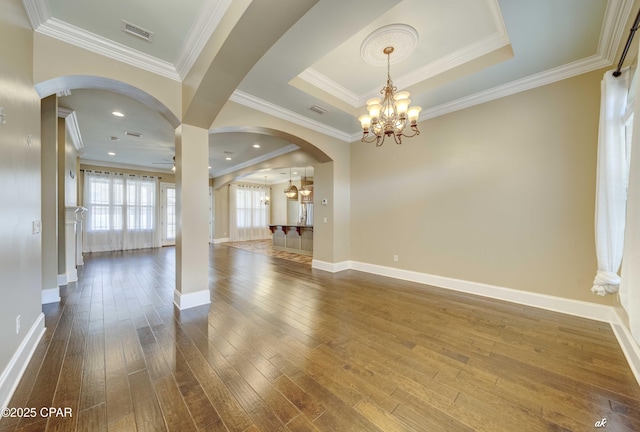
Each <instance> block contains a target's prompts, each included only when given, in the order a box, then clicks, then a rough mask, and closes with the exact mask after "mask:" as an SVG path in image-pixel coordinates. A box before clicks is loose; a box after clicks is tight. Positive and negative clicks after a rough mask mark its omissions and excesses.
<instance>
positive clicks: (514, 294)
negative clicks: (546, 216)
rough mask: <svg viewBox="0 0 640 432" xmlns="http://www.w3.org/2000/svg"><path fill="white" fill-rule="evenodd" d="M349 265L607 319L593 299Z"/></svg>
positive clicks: (604, 309)
mask: <svg viewBox="0 0 640 432" xmlns="http://www.w3.org/2000/svg"><path fill="white" fill-rule="evenodd" d="M350 268H352V269H353V270H359V271H363V272H366V273H372V274H377V275H380V276H387V277H391V278H395V279H402V280H407V281H411V282H417V283H421V284H426V285H432V286H435V287H439V288H446V289H450V290H454V291H460V292H465V293H469V294H474V295H479V296H482V297H489V298H493V299H497V300H504V301H508V302H511V303H517V304H522V305H525V306H533V307H537V308H541V309H546V310H550V311H554V312H560V313H564V314H567V315H574V316H579V317H582V318H588V319H592V320H596V321H602V322H610V321H611V309H610V307H609V306H603V305H599V304H596V303H590V302H585V301H580V300H571V299H566V298H563V297H555V296H550V295H546V294H538V293H532V292H530V291H521V290H516V289H512V288H504V287H499V286H495V285H488V284H483V283H478V282H471V281H466V280H462V279H454V278H449V277H444V276H436V275H430V274H427V273H418V272H415V271H410V270H402V269H398V268H393V267H384V266H379V265H375V264H368V263H363V262H357V261H352V262H351V267H350Z"/></svg>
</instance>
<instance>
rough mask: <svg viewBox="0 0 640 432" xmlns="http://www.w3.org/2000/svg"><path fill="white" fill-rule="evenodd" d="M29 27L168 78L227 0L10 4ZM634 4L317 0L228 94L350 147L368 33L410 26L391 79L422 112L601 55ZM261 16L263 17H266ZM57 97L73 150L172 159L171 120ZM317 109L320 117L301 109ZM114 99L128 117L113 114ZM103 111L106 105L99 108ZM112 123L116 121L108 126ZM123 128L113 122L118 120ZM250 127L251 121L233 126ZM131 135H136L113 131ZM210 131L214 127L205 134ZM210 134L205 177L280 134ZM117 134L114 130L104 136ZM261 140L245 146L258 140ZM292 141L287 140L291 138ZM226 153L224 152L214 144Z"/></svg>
mask: <svg viewBox="0 0 640 432" xmlns="http://www.w3.org/2000/svg"><path fill="white" fill-rule="evenodd" d="M23 4H24V5H25V10H26V11H27V14H28V15H29V18H30V20H31V23H32V25H33V27H34V29H35V30H36V31H37V32H40V33H42V34H45V35H48V36H50V37H55V38H58V39H61V40H63V41H65V42H67V43H71V44H75V45H78V46H81V47H83V48H85V49H91V50H94V51H96V52H98V53H99V54H102V55H105V56H108V57H111V58H114V59H116V60H118V61H122V62H126V63H129V64H132V65H134V66H136V67H139V68H143V69H146V70H148V71H151V72H153V73H157V74H160V75H163V76H165V77H169V78H171V79H174V80H176V81H180V80H181V79H182V77H184V76H186V74H187V73H188V71H189V69H190V67H191V65H192V64H193V62H194V61H195V59H196V58H197V57H198V55H199V54H200V52H201V50H202V49H203V47H204V44H205V43H206V41H207V40H208V38H209V36H210V35H211V34H212V32H213V31H214V30H215V28H216V26H217V25H218V23H219V22H220V20H221V19H222V17H223V16H224V14H225V12H226V11H227V10H228V8H229V7H230V4H231V0H208V1H204V0H183V1H180V2H176V1H173V0H157V1H151V0H140V1H135V2H131V1H125V0H113V1H109V2H87V1H85V0H23ZM633 4H634V1H633V0H608V1H605V0H562V1H558V0H536V1H531V0H448V1H446V2H444V1H440V0H350V1H342V2H339V1H327V0H322V1H319V2H317V3H316V4H315V6H313V7H312V8H311V9H310V10H309V11H308V12H307V13H306V14H305V15H304V16H303V17H302V18H301V19H300V20H299V21H298V22H297V23H296V24H294V25H293V26H292V27H291V28H290V29H289V30H288V31H287V32H286V33H285V34H284V35H283V36H282V37H280V39H279V40H278V42H277V43H275V44H274V45H273V46H272V47H271V48H270V49H269V50H268V51H267V52H266V54H264V55H263V56H262V58H261V59H260V60H259V61H258V62H257V63H256V64H255V65H254V67H253V68H252V69H251V71H250V72H249V73H248V74H247V75H246V76H245V77H244V79H243V80H242V82H241V83H240V85H239V86H238V88H237V89H236V91H235V93H234V94H233V95H232V96H231V100H233V101H235V102H237V103H241V104H245V105H248V106H251V107H252V108H254V109H258V110H261V111H264V112H266V113H268V114H271V115H274V116H276V117H279V118H283V119H286V120H288V121H294V122H296V123H297V124H300V125H302V126H305V127H308V128H311V129H313V130H316V131H319V132H322V133H325V134H327V135H329V136H332V137H334V138H338V139H340V140H343V141H344V142H345V143H349V142H351V141H354V140H356V139H357V137H358V134H359V124H358V121H357V119H356V118H357V114H358V113H360V112H363V107H362V104H363V103H364V101H365V100H366V99H367V98H368V97H371V96H372V95H375V94H376V93H377V92H378V91H379V89H380V88H381V87H382V86H383V85H384V83H385V79H386V65H382V66H372V65H371V64H368V63H367V62H365V61H364V60H363V58H362V56H361V53H360V49H361V46H362V43H363V41H364V40H365V39H366V38H367V36H368V35H370V34H371V33H372V32H373V31H375V30H376V29H379V28H381V27H384V26H389V25H394V24H406V25H409V26H411V27H412V28H414V29H415V30H416V33H417V39H418V42H417V45H416V47H415V49H414V50H413V51H412V52H411V54H410V55H409V56H408V57H407V58H405V59H403V60H400V61H397V62H396V61H392V65H391V76H392V78H393V80H394V83H395V84H396V86H397V87H398V88H399V89H402V90H409V91H411V92H412V95H411V99H412V101H413V104H416V105H420V106H422V107H423V111H422V116H421V119H422V120H424V119H427V118H431V117H434V116H437V115H442V114H445V113H447V112H452V111H455V110H457V109H463V108H466V107H468V106H472V105H474V104H478V103H482V102H486V101H488V100H492V99H495V98H497V97H502V96H506V95H509V94H513V93H515V92H518V91H523V90H527V89H529V88H533V87H536V86H539V85H544V84H548V83H551V82H554V81H557V80H560V79H565V78H568V77H571V76H574V75H577V74H581V73H585V72H588V71H591V70H595V69H600V68H604V67H607V66H609V65H611V63H612V62H613V61H614V57H615V55H616V49H617V47H619V46H620V44H621V39H622V38H623V37H625V36H626V35H627V34H628V30H629V29H628V28H625V26H626V25H627V24H626V23H627V21H628V18H629V15H630V12H631V7H632V6H633ZM122 20H125V21H127V22H130V23H132V24H134V25H137V26H140V27H142V28H144V29H146V30H149V31H151V32H153V42H152V43H149V42H146V41H144V40H142V39H140V38H138V37H135V36H132V35H130V34H127V33H125V32H122V30H121V28H120V26H121V22H122ZM269 21H270V20H269V17H268V16H265V17H264V25H269ZM61 105H63V106H66V107H67V108H70V109H73V110H74V111H75V112H76V116H77V121H78V125H79V131H80V135H81V136H82V140H83V141H84V149H83V153H82V156H81V158H82V159H85V160H101V159H100V158H102V160H104V159H105V157H104V156H102V155H106V153H107V151H111V149H112V150H113V151H114V152H115V153H116V156H114V157H110V158H107V161H114V160H115V159H116V158H117V159H118V160H120V158H122V160H121V161H119V162H120V163H126V164H130V165H139V166H143V167H155V165H152V164H153V162H154V161H157V160H163V159H171V158H172V156H173V153H174V151H173V146H174V137H173V127H172V126H170V125H168V124H167V121H166V120H164V119H163V118H158V117H159V116H158V115H157V114H154V113H153V112H146V111H149V109H148V108H147V107H146V106H143V105H141V104H139V103H137V102H136V101H135V100H133V99H130V98H126V97H124V96H118V95H115V94H114V93H109V94H104V93H99V91H92V90H73V89H71V96H67V97H62V98H61ZM313 106H319V107H322V108H323V109H325V110H326V113H324V114H320V113H318V112H317V111H314V110H312V109H310V108H311V107H313ZM116 108H120V109H122V110H125V111H128V112H129V113H135V114H130V115H127V116H126V117H125V118H124V120H123V121H121V122H120V123H118V122H117V121H116V119H114V118H112V117H113V116H111V115H110V114H108V113H110V112H111V111H113V110H114V109H116ZM105 113H107V114H108V115H107V114H105ZM120 126H123V127H120ZM124 126H126V127H124ZM246 126H252V125H246ZM126 130H128V131H135V132H140V133H141V134H142V137H141V138H134V137H130V136H125V135H123V133H124V131H126ZM212 132H215V131H212ZM218 135H219V136H216V134H215V133H213V134H212V135H211V140H210V141H211V154H212V157H211V160H210V164H211V165H212V167H213V168H212V175H214V176H215V175H221V173H228V172H230V171H229V170H233V169H234V167H238V166H246V164H250V163H251V162H252V161H254V160H256V158H257V160H260V158H265V157H270V155H271V156H272V155H277V154H279V153H278V152H281V151H286V150H283V149H289V148H290V147H288V146H290V145H291V144H290V143H287V142H285V141H282V140H281V141H280V142H278V143H276V142H275V141H277V139H275V138H274V139H271V138H270V137H266V138H265V137H262V136H260V137H256V136H255V135H253V134H245V133H244V132H236V133H235V135H233V134H226V133H225V134H218ZM109 137H118V138H120V140H111V139H110V138H109ZM258 138H260V139H262V140H264V141H261V143H262V144H263V145H264V147H263V148H261V149H260V151H254V150H256V149H254V148H253V147H251V145H252V144H253V143H254V142H255V141H256V140H257V139H258ZM291 148H293V147H291ZM225 150H226V151H230V152H233V156H232V160H231V161H227V160H226V157H228V156H227V155H225V157H224V158H222V159H220V157H221V154H223V152H224V151H225Z"/></svg>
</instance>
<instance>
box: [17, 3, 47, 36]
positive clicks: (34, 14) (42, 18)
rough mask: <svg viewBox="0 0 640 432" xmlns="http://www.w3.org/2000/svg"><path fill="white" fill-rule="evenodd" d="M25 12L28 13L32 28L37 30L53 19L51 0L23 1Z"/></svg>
mask: <svg viewBox="0 0 640 432" xmlns="http://www.w3.org/2000/svg"><path fill="white" fill-rule="evenodd" d="M22 5H23V6H24V10H25V11H26V12H27V16H28V17H29V22H30V23H31V27H32V28H33V29H34V30H36V29H38V28H39V27H40V26H41V25H42V24H44V23H45V22H47V20H48V19H49V18H51V9H49V0H22Z"/></svg>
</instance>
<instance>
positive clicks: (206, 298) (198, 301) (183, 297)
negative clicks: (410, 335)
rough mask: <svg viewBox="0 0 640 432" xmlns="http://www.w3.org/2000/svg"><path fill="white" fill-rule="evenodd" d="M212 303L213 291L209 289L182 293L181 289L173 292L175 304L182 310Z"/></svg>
mask: <svg viewBox="0 0 640 432" xmlns="http://www.w3.org/2000/svg"><path fill="white" fill-rule="evenodd" d="M210 303H211V293H210V292H209V290H208V289H206V290H202V291H196V292H191V293H186V294H182V293H181V292H180V291H178V290H175V291H174V292H173V304H174V305H176V307H177V308H178V309H180V310H185V309H190V308H193V307H197V306H202V305H206V304H210Z"/></svg>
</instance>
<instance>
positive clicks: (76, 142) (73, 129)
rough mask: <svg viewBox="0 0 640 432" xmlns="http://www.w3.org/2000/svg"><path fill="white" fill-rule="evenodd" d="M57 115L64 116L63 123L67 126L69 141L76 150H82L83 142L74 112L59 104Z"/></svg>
mask: <svg viewBox="0 0 640 432" xmlns="http://www.w3.org/2000/svg"><path fill="white" fill-rule="evenodd" d="M58 117H61V118H64V120H65V122H64V124H65V126H66V128H67V132H69V136H70V137H71V142H72V143H73V146H74V147H75V149H76V151H80V150H82V149H83V148H84V142H83V141H82V135H81V134H80V126H79V125H78V116H76V112H75V111H73V110H71V109H69V108H65V107H61V106H59V107H58Z"/></svg>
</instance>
